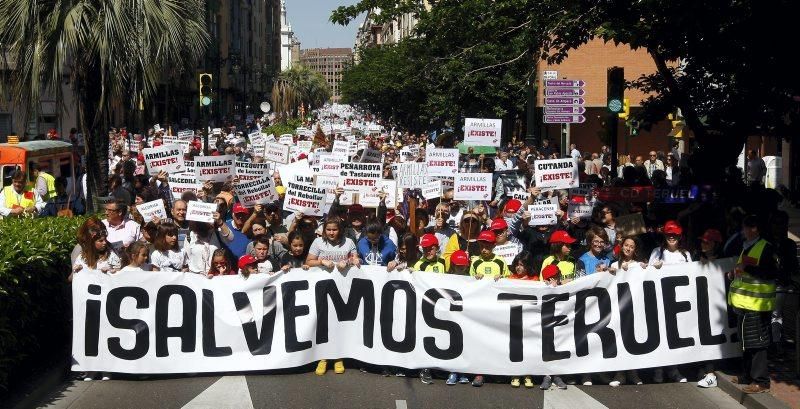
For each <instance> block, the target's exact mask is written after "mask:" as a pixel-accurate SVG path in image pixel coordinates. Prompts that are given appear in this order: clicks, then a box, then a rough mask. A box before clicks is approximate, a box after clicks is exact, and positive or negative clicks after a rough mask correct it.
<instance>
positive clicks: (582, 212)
mask: <svg viewBox="0 0 800 409" xmlns="http://www.w3.org/2000/svg"><path fill="white" fill-rule="evenodd" d="M592 210H594V205H592V204H586V203H570V204H569V206H568V207H567V217H569V218H570V219H571V218H573V217H577V218H579V219H591V218H592Z"/></svg>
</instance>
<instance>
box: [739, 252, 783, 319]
mask: <svg viewBox="0 0 800 409" xmlns="http://www.w3.org/2000/svg"><path fill="white" fill-rule="evenodd" d="M766 246H767V241H766V240H764V239H760V240H758V241H757V242H756V244H754V245H753V246H752V247H750V248H749V249H747V250H742V254H740V255H739V261H738V263H739V264H741V263H742V258H743V257H750V258H753V259H755V260H756V263H757V264H760V263H761V254H762V253H763V252H764V247H766ZM745 252H746V253H747V254H745ZM775 290H776V285H775V281H774V280H763V279H758V278H755V277H753V276H752V275H750V274H747V273H742V275H741V276H739V277H736V278H735V279H734V280H733V282H732V283H731V288H730V291H728V304H730V305H731V306H733V307H734V308H739V309H742V310H747V311H760V312H766V311H772V310H773V308H774V307H775Z"/></svg>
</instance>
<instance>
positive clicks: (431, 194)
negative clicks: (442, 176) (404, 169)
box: [422, 180, 442, 200]
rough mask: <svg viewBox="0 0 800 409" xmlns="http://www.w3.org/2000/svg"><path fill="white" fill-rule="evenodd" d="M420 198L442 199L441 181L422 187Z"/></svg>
mask: <svg viewBox="0 0 800 409" xmlns="http://www.w3.org/2000/svg"><path fill="white" fill-rule="evenodd" d="M422 197H424V198H425V199H427V200H431V199H438V198H440V197H442V181H441V180H434V181H431V182H428V183H426V184H424V185H422Z"/></svg>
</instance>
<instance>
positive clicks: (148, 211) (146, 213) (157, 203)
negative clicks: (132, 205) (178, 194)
mask: <svg viewBox="0 0 800 409" xmlns="http://www.w3.org/2000/svg"><path fill="white" fill-rule="evenodd" d="M136 210H138V211H139V214H140V215H142V219H143V220H144V222H145V223H148V222H150V221H151V220H153V216H155V217H158V218H159V219H161V220H164V219H166V218H167V209H165V208H164V201H163V200H161V199H156V200H153V201H152V202H147V203H142V204H140V205H136Z"/></svg>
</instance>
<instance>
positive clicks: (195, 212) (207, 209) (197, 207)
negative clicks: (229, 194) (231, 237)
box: [186, 200, 217, 223]
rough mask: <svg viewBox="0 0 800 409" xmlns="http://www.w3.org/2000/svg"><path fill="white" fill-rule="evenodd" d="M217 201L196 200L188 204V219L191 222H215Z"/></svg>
mask: <svg viewBox="0 0 800 409" xmlns="http://www.w3.org/2000/svg"><path fill="white" fill-rule="evenodd" d="M216 211H217V204H216V203H203V202H198V201H195V200H191V201H189V203H187V204H186V220H188V221H191V222H202V223H213V222H214V212H216Z"/></svg>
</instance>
